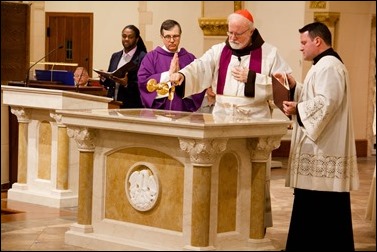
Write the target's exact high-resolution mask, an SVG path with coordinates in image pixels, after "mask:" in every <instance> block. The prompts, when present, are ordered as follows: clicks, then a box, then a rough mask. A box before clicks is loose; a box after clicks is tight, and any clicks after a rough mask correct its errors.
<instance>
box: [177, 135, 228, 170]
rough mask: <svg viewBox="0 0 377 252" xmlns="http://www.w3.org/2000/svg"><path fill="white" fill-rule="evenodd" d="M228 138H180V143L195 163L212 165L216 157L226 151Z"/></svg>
mask: <svg viewBox="0 0 377 252" xmlns="http://www.w3.org/2000/svg"><path fill="white" fill-rule="evenodd" d="M227 142H228V139H188V138H179V145H180V147H181V149H182V150H183V151H186V152H187V153H189V155H190V160H191V162H192V163H193V164H195V165H199V166H211V165H212V164H213V163H214V161H215V160H216V157H217V155H218V154H220V153H221V152H223V151H225V149H226V144H227Z"/></svg>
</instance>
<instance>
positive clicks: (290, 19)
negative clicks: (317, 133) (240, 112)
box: [31, 1, 376, 140]
mask: <svg viewBox="0 0 377 252" xmlns="http://www.w3.org/2000/svg"><path fill="white" fill-rule="evenodd" d="M229 3H232V1H229V2H227V3H226V4H218V5H217V6H218V8H220V9H221V8H227V9H229V6H232V4H229ZM322 3H325V5H326V7H325V8H324V9H319V8H315V9H311V8H310V7H309V6H310V2H308V1H299V2H291V1H284V2H274V1H272V2H265V1H245V2H243V5H244V7H245V8H247V9H249V10H250V11H251V13H252V14H253V16H254V19H255V25H256V27H257V28H258V29H259V31H260V32H261V35H262V37H263V38H264V39H265V40H266V41H268V42H270V43H271V44H274V45H276V46H277V47H278V48H279V49H280V52H281V54H282V55H283V57H284V58H285V59H286V60H287V61H288V63H289V64H290V65H291V67H292V69H293V73H294V75H295V77H296V78H297V79H298V80H302V79H303V78H304V77H305V74H306V72H307V70H308V68H309V67H310V62H302V57H301V52H300V51H299V34H298V29H299V28H301V27H302V26H303V25H305V24H306V23H308V22H312V21H313V20H314V12H318V11H320V12H339V13H340V18H339V21H338V23H337V25H336V31H337V41H336V49H337V51H338V52H339V53H340V55H341V57H342V58H343V60H344V63H345V64H346V66H347V68H348V70H349V72H350V77H351V84H352V86H351V93H352V100H353V112H354V123H355V135H356V139H358V140H362V139H367V138H368V137H369V136H368V131H370V129H371V125H370V118H371V117H372V115H371V113H372V112H371V111H372V110H370V109H369V107H371V106H373V104H370V103H371V99H370V98H369V99H368V97H373V95H372V96H371V95H370V92H371V90H373V89H371V88H370V84H369V82H370V81H371V80H370V77H369V76H370V72H371V69H370V67H371V66H370V62H371V61H370V58H371V49H370V48H371V34H372V30H371V19H372V17H373V15H374V16H375V13H376V3H375V2H372V1H361V2H356V1H351V2H348V1H344V2H336V1H334V2H333V1H329V2H322ZM33 6H34V9H35V11H34V12H33V14H32V31H31V36H32V39H31V41H32V42H31V61H33V60H36V59H38V58H40V57H42V56H43V55H44V37H43V36H44V15H45V14H44V13H45V12H93V13H94V36H93V37H94V41H93V67H95V68H103V69H106V68H107V67H108V63H109V60H110V56H111V54H112V53H113V52H115V51H118V50H120V49H121V48H122V47H121V39H120V32H121V30H122V28H123V27H124V26H125V25H127V24H131V23H132V24H135V25H136V26H138V27H139V28H140V30H141V33H142V36H143V39H144V41H145V42H146V44H147V47H148V50H151V49H153V48H155V47H156V46H157V45H160V44H161V40H160V37H159V29H160V25H161V22H162V21H163V20H165V19H168V18H171V19H176V20H177V21H178V22H180V24H181V26H182V29H183V37H182V42H181V45H182V46H183V47H185V48H186V49H188V50H189V51H191V52H193V53H194V54H195V55H196V56H197V57H200V56H201V55H202V53H204V51H205V50H206V49H207V48H208V47H209V46H210V45H211V43H212V42H213V43H217V42H219V41H223V39H224V38H223V37H212V38H208V37H207V38H206V37H204V35H203V33H202V31H201V29H200V27H199V25H198V18H200V17H201V16H202V2H201V1H189V2H180V1H123V2H118V1H106V2H105V1H104V2H94V1H93V2H92V1H91V2H86V1H75V2H64V1H63V2H60V1H46V2H32V9H33ZM212 8H215V6H212ZM208 11H210V10H208V9H207V10H206V13H207V15H209V13H210V12H208ZM227 11H228V12H229V13H230V12H232V11H233V10H227ZM213 13H223V11H222V12H221V11H218V10H216V9H213ZM224 18H225V16H224ZM374 34H375V26H374ZM204 41H206V44H205V42H204ZM374 48H375V47H374ZM374 55H375V52H374ZM372 62H373V61H372ZM372 67H373V68H374V70H375V66H372ZM372 70H373V69H372Z"/></svg>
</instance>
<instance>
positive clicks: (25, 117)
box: [10, 107, 31, 123]
mask: <svg viewBox="0 0 377 252" xmlns="http://www.w3.org/2000/svg"><path fill="white" fill-rule="evenodd" d="M10 112H11V113H12V114H14V115H15V116H17V121H18V122H19V123H21V122H23V123H29V122H30V116H31V110H30V109H26V108H22V107H11V109H10Z"/></svg>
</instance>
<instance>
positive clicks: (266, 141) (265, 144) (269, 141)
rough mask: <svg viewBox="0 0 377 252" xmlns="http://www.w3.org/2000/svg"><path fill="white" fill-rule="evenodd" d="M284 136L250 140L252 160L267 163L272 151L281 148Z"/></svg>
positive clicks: (249, 146)
mask: <svg viewBox="0 0 377 252" xmlns="http://www.w3.org/2000/svg"><path fill="white" fill-rule="evenodd" d="M282 137H283V136H273V137H261V138H252V139H248V148H249V151H250V156H251V159H252V160H261V161H266V160H267V159H269V157H270V154H271V151H272V150H274V149H277V148H279V146H280V141H281V138H282Z"/></svg>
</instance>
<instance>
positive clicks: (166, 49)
mask: <svg viewBox="0 0 377 252" xmlns="http://www.w3.org/2000/svg"><path fill="white" fill-rule="evenodd" d="M161 48H162V49H164V50H165V51H167V52H169V53H176V52H177V53H179V51H180V50H181V48H179V47H178V50H177V51H175V52H172V51H169V49H168V48H166V46H165V45H163V46H161Z"/></svg>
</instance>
